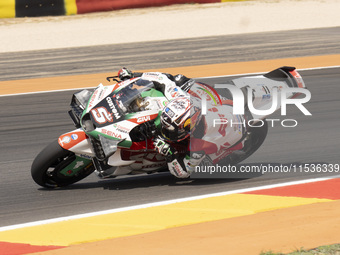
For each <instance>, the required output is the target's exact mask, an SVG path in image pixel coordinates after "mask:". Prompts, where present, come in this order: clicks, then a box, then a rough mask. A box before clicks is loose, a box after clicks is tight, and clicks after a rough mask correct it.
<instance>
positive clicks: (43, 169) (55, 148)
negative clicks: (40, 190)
mask: <svg viewBox="0 0 340 255" xmlns="http://www.w3.org/2000/svg"><path fill="white" fill-rule="evenodd" d="M75 159H76V156H75V154H74V153H73V152H70V151H68V150H65V149H63V148H62V147H61V146H60V145H59V143H58V141H53V142H52V143H50V144H49V145H48V146H47V147H46V148H45V149H43V150H42V151H41V152H40V153H39V154H38V156H37V157H36V158H35V159H34V161H33V163H32V167H31V175H32V178H33V180H34V181H35V182H36V183H37V184H39V185H40V186H42V187H45V188H57V187H63V186H67V185H70V184H72V183H75V182H78V181H80V180H82V179H84V178H85V177H87V176H88V175H90V174H91V173H92V172H93V171H94V166H93V164H92V162H91V163H90V164H87V165H84V167H83V168H82V169H81V170H80V171H78V172H77V174H76V175H73V176H66V175H64V174H62V173H61V172H60V171H61V170H63V169H64V168H65V167H66V166H68V165H69V164H71V163H72V162H73V161H74V160H75Z"/></svg>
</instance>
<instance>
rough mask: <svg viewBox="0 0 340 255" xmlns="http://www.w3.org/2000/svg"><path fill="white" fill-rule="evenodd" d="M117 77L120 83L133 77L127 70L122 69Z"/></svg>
mask: <svg viewBox="0 0 340 255" xmlns="http://www.w3.org/2000/svg"><path fill="white" fill-rule="evenodd" d="M118 77H119V79H120V80H121V81H125V80H128V79H131V78H132V77H133V73H132V72H131V71H130V70H129V69H127V68H125V67H123V68H122V69H120V70H119V71H118Z"/></svg>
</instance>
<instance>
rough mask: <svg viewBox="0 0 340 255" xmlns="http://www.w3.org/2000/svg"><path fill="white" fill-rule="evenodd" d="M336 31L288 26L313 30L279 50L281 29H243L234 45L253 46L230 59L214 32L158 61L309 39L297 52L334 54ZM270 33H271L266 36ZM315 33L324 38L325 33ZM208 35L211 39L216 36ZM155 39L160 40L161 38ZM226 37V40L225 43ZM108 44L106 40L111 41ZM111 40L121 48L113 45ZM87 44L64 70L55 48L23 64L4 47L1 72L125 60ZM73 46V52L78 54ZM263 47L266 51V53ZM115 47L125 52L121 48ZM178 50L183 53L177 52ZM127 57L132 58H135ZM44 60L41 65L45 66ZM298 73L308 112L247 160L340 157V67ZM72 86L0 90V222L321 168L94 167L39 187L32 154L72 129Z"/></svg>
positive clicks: (208, 57) (272, 52)
mask: <svg viewBox="0 0 340 255" xmlns="http://www.w3.org/2000/svg"><path fill="white" fill-rule="evenodd" d="M320 31H321V32H320ZM336 31H339V28H335V29H333V30H332V29H330V30H327V29H325V30H319V31H316V30H308V31H307V30H304V31H300V33H297V32H296V31H294V32H287V33H288V34H289V33H291V34H295V35H296V36H298V35H300V34H304V33H307V34H308V35H310V36H304V37H301V38H300V39H299V40H297V42H296V44H299V45H300V48H299V47H297V48H299V50H296V52H292V53H287V52H289V50H288V49H291V50H293V49H292V48H294V47H293V46H294V43H292V40H289V39H287V40H286V41H285V40H283V38H281V41H280V42H281V43H282V44H280V45H279V46H278V48H282V47H285V45H286V48H287V52H286V53H285V52H284V51H283V50H282V51H278V50H277V49H278V48H275V47H274V46H273V45H271V44H270V43H268V42H269V41H275V40H276V38H277V36H278V35H279V34H280V33H264V34H262V35H255V34H252V35H246V36H249V37H253V41H252V43H250V42H251V40H245V41H244V37H243V36H245V35H243V36H241V35H240V37H239V38H238V39H237V36H232V38H234V40H235V41H234V42H233V45H237V44H239V45H241V44H242V43H245V44H248V43H249V46H248V47H249V48H248V49H252V50H250V51H251V52H252V54H247V51H245V50H244V49H242V50H240V51H239V53H238V54H237V52H236V51H232V52H233V54H234V58H233V59H232V60H230V58H229V56H228V57H225V58H218V56H217V55H221V54H220V52H221V51H222V49H219V48H220V47H221V46H220V45H222V44H220V43H221V41H224V40H225V38H216V40H214V41H210V42H209V44H208V46H206V50H205V53H204V54H203V53H202V52H201V53H200V54H197V55H196V54H192V55H191V59H189V58H190V57H188V59H189V60H187V61H186V60H183V61H182V59H178V60H177V62H176V61H173V60H171V61H169V62H167V59H166V57H165V59H161V60H159V61H158V62H161V63H160V67H165V66H167V65H168V66H176V65H178V63H179V62H180V63H184V64H185V65H188V63H190V64H191V65H199V64H209V63H215V58H216V59H218V60H216V61H217V62H221V63H222V62H228V61H230V62H235V61H243V60H254V59H269V58H276V57H289V56H297V55H296V54H298V53H297V52H303V49H302V48H303V45H312V44H313V43H314V48H313V49H310V50H309V51H305V52H303V53H301V55H303V56H306V55H319V54H335V53H340V49H339V46H338V44H335V43H334V42H335V40H336V38H337V37H338V35H337V34H339V33H336ZM320 33H321V34H323V33H327V35H328V36H327V37H324V39H323V40H322V42H320V41H319V43H315V42H316V40H315V38H316V37H311V34H315V35H318V34H319V35H320ZM269 34H271V35H272V36H273V37H270V36H269ZM332 35H333V36H334V37H332ZM267 36H268V39H263V38H267ZM319 37H320V38H321V37H322V36H319ZM285 38H286V37H285ZM302 38H303V40H302ZM325 38H327V40H326V39H325ZM331 38H335V39H331ZM229 39H230V38H229ZM320 40H321V39H320ZM213 42H216V44H214V43H213ZM159 44H162V43H161V42H159ZM163 44H164V47H165V48H163V50H164V52H163V53H164V54H160V53H159V55H162V56H166V55H168V54H170V53H171V51H172V50H173V45H172V46H171V48H172V49H167V48H166V46H167V45H170V44H168V42H164V43H163ZM229 44H230V40H228V43H224V44H223V45H229ZM190 45H191V44H190ZM321 45H323V47H321ZM182 46H183V47H182ZM182 46H181V44H177V48H178V50H177V51H178V53H179V52H187V50H186V47H188V42H186V43H183V45H182ZM107 47H108V48H110V47H111V46H107ZM112 47H117V49H120V48H119V47H118V46H112ZM196 47H198V46H196ZM320 47H321V48H322V52H320V51H318V54H314V53H315V52H316V49H319V50H320V49H321V48H320ZM307 48H308V47H307ZM85 49H86V50H87V51H88V52H90V53H91V56H95V55H96V52H98V51H99V50H100V49H101V48H100V47H94V48H93V49H92V50H91V48H87V47H84V48H79V49H72V52H74V54H75V55H74V56H73V58H72V59H74V63H73V64H74V65H75V66H76V68H75V69H76V70H74V71H69V70H70V68H69V66H67V65H66V66H65V65H64V64H60V65H58V66H56V62H55V60H53V59H55V58H56V52H55V51H51V55H50V58H48V55H47V54H46V52H38V53H41V54H40V55H41V56H42V55H44V56H45V57H46V58H48V59H49V60H48V61H46V62H45V63H44V65H42V63H41V59H40V58H39V57H37V56H38V55H39V54H36V53H33V52H25V53H22V54H21V56H27V55H30V57H29V60H25V61H27V63H26V62H25V61H22V62H20V63H22V64H23V65H24V66H21V65H19V66H18V62H16V61H15V59H17V58H18V57H19V55H20V54H19V53H15V54H13V55H12V58H11V57H10V56H9V54H0V57H1V59H3V57H4V56H8V60H7V64H5V66H4V62H3V61H0V62H1V65H2V66H1V70H2V71H1V72H2V75H1V79H2V80H10V79H18V78H22V79H23V78H32V77H42V76H58V75H66V74H77V73H84V72H87V71H88V70H91V71H93V70H94V72H99V70H100V72H105V71H108V70H112V69H118V67H120V66H122V65H125V63H122V62H121V64H120V65H118V64H115V65H111V64H110V63H111V62H110V61H112V62H115V63H118V62H117V61H116V60H114V59H111V58H110V57H104V56H109V52H110V51H111V48H110V50H108V51H107V52H106V53H105V54H104V53H103V55H101V56H102V58H103V59H104V60H103V64H102V65H101V64H100V63H101V60H102V59H101V58H100V57H96V61H94V62H92V61H91V60H90V59H91V57H89V58H86V57H84V55H83V54H82V53H81V52H83V51H84V50H85ZM209 49H210V50H209ZM214 49H215V50H216V49H217V50H216V51H215V52H216V53H215V55H214V54H211V52H212V51H213V50H214ZM223 50H227V49H223ZM77 51H78V57H75V56H76V55H77ZM62 52H64V51H62ZM113 52H114V51H113ZM265 52H267V53H266V54H265ZM59 53H60V52H59ZM90 53H88V54H90ZM144 53H145V56H148V54H147V52H144ZM18 54H19V55H18ZM112 54H114V53H112ZM120 54H121V56H123V53H122V52H120ZM85 55H86V54H85ZM132 55H133V54H132ZM141 55H143V54H141ZM34 56H36V57H34ZM170 56H172V57H174V54H170ZM178 56H181V54H179V55H178ZM192 56H195V57H192ZM141 57H142V56H141ZM174 58H175V57H174ZM104 62H105V63H104ZM138 62H139V63H140V64H139V65H135V66H133V68H134V69H147V68H155V66H154V65H153V64H151V63H152V59H151V58H149V60H148V63H147V62H144V63H141V61H140V60H139V61H138ZM155 62H157V61H155ZM24 63H25V64H24ZM63 63H70V59H65V60H64V62H63ZM129 63H131V64H132V63H133V62H132V59H131V60H130V62H129ZM129 63H126V64H127V66H131V65H129ZM96 64H97V65H96ZM92 66H98V69H95V68H91V67H92ZM103 66H105V68H106V70H104V69H105V68H104V67H103ZM45 67H46V70H43V68H45ZM6 70H7V71H6ZM11 70H12V71H11ZM37 70H39V71H37ZM301 75H302V77H303V78H304V80H305V83H306V85H307V87H308V89H309V90H310V91H311V95H312V99H311V101H310V102H309V103H308V104H306V107H307V109H308V110H309V111H310V112H311V113H312V114H313V116H312V117H309V116H303V114H302V113H301V112H300V111H299V110H297V109H296V108H294V107H290V108H288V114H289V118H292V119H296V120H297V121H298V122H299V124H298V126H297V127H295V128H283V127H281V126H279V125H277V126H275V127H272V128H270V129H269V134H268V137H267V139H266V141H265V143H264V144H263V145H262V147H261V148H260V149H259V150H258V151H257V152H256V153H255V154H254V155H253V156H251V157H250V158H249V159H247V160H246V161H245V162H244V163H247V164H248V163H252V164H255V163H283V164H291V163H333V164H335V163H339V159H338V155H339V153H338V151H339V140H340V129H339V124H340V121H339V112H338V110H339V106H340V101H339V94H340V93H339V92H340V85H339V81H340V68H333V69H321V70H310V71H301ZM226 79H230V77H228V78H223V77H222V78H214V79H201V80H200V81H203V82H206V83H208V84H214V83H221V82H223V81H224V80H226ZM72 93H73V91H67V92H54V93H47V94H30V95H20V96H10V97H2V98H1V99H0V109H1V111H0V118H1V126H0V131H1V133H0V139H1V147H0V169H1V170H0V171H1V172H0V176H1V178H0V226H7V225H12V224H19V223H24V222H29V221H36V220H43V219H50V218H55V217H61V216H68V215H73V214H79V213H85V212H93V211H99V210H105V209H112V208H119V207H124V206H130V205H137V204H142V203H148V202H154V201H162V200H168V199H174V198H181V197H186V196H193V195H200V194H207V193H212V192H219V191H227V190H233V189H238V188H245V187H253V186H258V185H264V184H271V183H278V182H283V181H290V180H296V179H303V178H311V177H313V176H320V175H310V174H309V175H306V174H266V175H262V176H259V175H257V176H255V177H253V178H248V179H220V180H213V179H210V180H192V181H181V180H178V179H175V178H174V177H172V176H171V175H169V174H157V175H148V176H134V177H129V178H117V179H112V180H104V181H102V180H99V179H97V178H96V177H95V176H94V175H92V176H89V177H88V178H86V179H85V180H83V181H81V182H79V183H78V184H74V185H72V186H70V187H68V188H64V189H57V190H46V189H41V188H39V186H37V185H36V184H35V183H34V182H33V181H32V179H31V177H30V165H31V163H32V161H33V159H34V157H35V156H36V155H37V153H38V152H39V151H40V150H41V149H42V148H43V147H44V146H45V145H47V144H48V143H49V142H50V141H52V140H53V139H56V138H57V137H58V136H59V135H60V134H61V133H63V132H67V131H69V130H71V129H73V126H72V123H71V121H70V119H69V117H68V115H67V110H68V105H69V101H70V98H71V95H72ZM273 118H282V117H281V116H279V114H278V113H277V114H275V115H273Z"/></svg>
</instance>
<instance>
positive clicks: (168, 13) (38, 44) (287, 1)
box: [0, 0, 340, 52]
mask: <svg viewBox="0 0 340 255" xmlns="http://www.w3.org/2000/svg"><path fill="white" fill-rule="evenodd" d="M339 10H340V1H339V0H275V1H274V0H273V1H270V0H259V1H239V2H226V3H217V4H186V5H174V6H167V7H158V8H145V9H130V10H120V11H112V12H103V13H92V14H84V15H76V16H63V17H60V16H59V17H41V18H12V19H0V38H1V47H0V52H14V51H26V50H39V49H52V48H64V47H79V46H90V45H105V44H115V43H128V42H142V41H144V42H145V41H155V40H170V39H179V38H194V37H201V36H217V35H227V34H240V33H253V32H265V31H280V30H291V29H306V28H320V27H334V26H340V15H339Z"/></svg>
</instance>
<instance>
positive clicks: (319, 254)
mask: <svg viewBox="0 0 340 255" xmlns="http://www.w3.org/2000/svg"><path fill="white" fill-rule="evenodd" d="M260 255H340V244H333V245H325V246H320V247H318V248H315V249H311V250H305V249H303V248H301V249H299V250H297V251H293V252H291V253H276V252H272V251H266V252H261V254H260Z"/></svg>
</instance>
